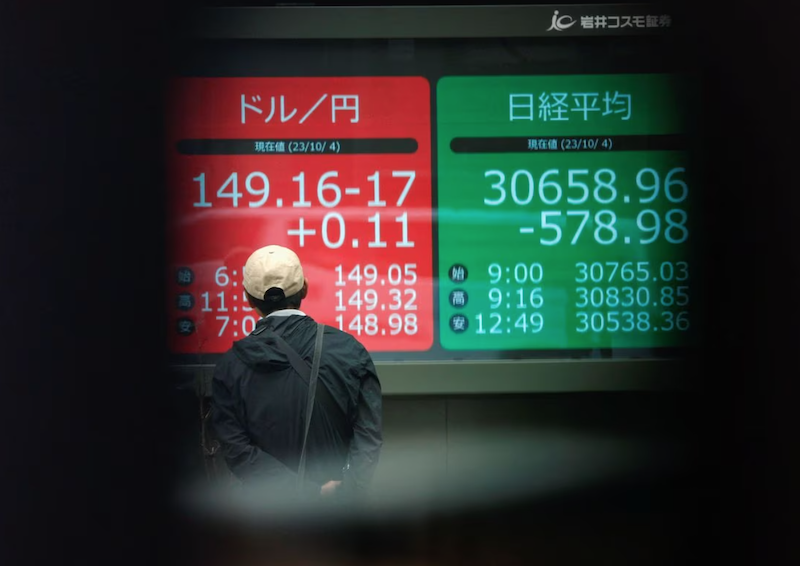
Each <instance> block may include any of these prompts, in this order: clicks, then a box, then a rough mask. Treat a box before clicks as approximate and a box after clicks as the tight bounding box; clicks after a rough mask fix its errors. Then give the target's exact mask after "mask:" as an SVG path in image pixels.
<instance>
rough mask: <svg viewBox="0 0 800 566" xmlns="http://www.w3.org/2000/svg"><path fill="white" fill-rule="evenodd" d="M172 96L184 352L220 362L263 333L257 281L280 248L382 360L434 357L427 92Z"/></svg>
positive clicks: (307, 81)
mask: <svg viewBox="0 0 800 566" xmlns="http://www.w3.org/2000/svg"><path fill="white" fill-rule="evenodd" d="M172 93H173V96H174V97H175V98H174V100H175V101H176V103H178V102H180V106H179V107H177V106H176V110H175V113H174V114H171V115H172V116H173V119H172V121H171V124H172V125H173V126H174V128H175V129H174V130H173V131H172V132H171V136H170V137H171V139H170V146H171V147H172V148H174V151H175V154H174V155H173V161H172V163H173V165H174V167H173V168H172V169H171V174H170V177H169V183H170V187H173V188H174V191H173V192H172V195H173V196H174V199H173V201H172V206H171V209H170V217H171V218H172V219H173V220H174V221H176V222H174V223H173V226H174V230H175V231H174V232H173V235H172V241H173V242H174V247H173V248H172V254H173V257H174V258H176V259H178V262H177V263H174V264H173V266H172V270H173V272H174V275H175V277H174V279H173V280H172V281H171V288H172V293H171V294H172V295H173V296H174V297H175V300H176V304H175V307H174V312H175V314H176V315H177V316H176V317H175V319H174V320H173V325H174V331H173V332H172V333H171V336H172V351H174V352H176V353H194V352H202V353H221V352H224V351H226V350H227V349H228V348H230V345H231V344H232V342H233V341H234V340H236V339H237V338H241V337H244V336H246V335H247V334H248V333H249V332H251V331H252V330H253V329H254V328H255V323H256V319H257V316H256V315H255V313H254V312H252V311H251V310H250V309H249V308H248V304H247V301H246V299H245V296H244V290H243V289H242V286H241V280H242V269H243V267H244V264H245V262H246V260H247V257H248V256H249V255H250V253H252V251H254V250H255V249H257V248H259V247H262V246H264V245H266V244H267V243H275V244H281V245H284V246H287V247H289V248H291V249H293V250H295V251H296V253H297V254H298V255H299V257H300V258H301V261H302V262H303V265H304V271H305V275H306V278H307V279H308V281H309V289H310V293H309V297H308V298H307V299H306V301H305V302H304V305H303V308H304V309H306V310H308V312H310V313H314V316H315V317H316V318H317V319H318V320H320V321H323V322H325V323H327V324H330V325H332V326H336V327H337V328H339V329H341V330H344V331H347V332H350V333H352V334H355V335H357V336H358V337H359V338H360V339H361V342H362V343H363V344H364V346H365V347H366V348H368V349H369V350H370V351H382V350H389V351H400V352H404V351H420V350H427V349H429V348H430V347H431V345H432V343H433V327H434V320H433V287H432V280H433V272H432V271H433V244H432V212H433V211H432V207H431V174H430V171H431V158H430V154H431V151H430V143H431V142H430V137H431V133H430V107H429V102H430V92H429V85H428V82H427V80H425V79H424V78H422V77H325V78H320V77H303V78H246V79H233V78H219V79H213V78H212V79H207V78H204V79H183V80H177V81H176V82H175V84H174V86H173V87H172ZM179 264H180V265H179ZM178 311H183V313H185V314H183V313H182V314H180V315H178ZM192 315H194V316H192Z"/></svg>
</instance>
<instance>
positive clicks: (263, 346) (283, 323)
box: [233, 315, 316, 371]
mask: <svg viewBox="0 0 800 566" xmlns="http://www.w3.org/2000/svg"><path fill="white" fill-rule="evenodd" d="M309 323H311V324H309ZM315 324H316V323H314V322H313V321H312V320H311V318H310V317H307V316H301V315H291V316H275V317H269V318H263V319H261V320H259V321H258V323H257V324H256V329H255V330H254V331H253V333H251V334H250V336H247V337H246V338H243V339H242V340H239V341H237V342H234V344H233V352H234V353H235V354H236V357H238V358H239V359H240V360H241V361H242V363H243V364H245V365H246V366H248V367H250V368H252V369H255V370H259V371H277V370H282V369H286V368H287V367H289V366H290V365H291V363H290V362H289V358H288V356H287V355H286V354H284V353H283V351H282V350H281V349H280V348H279V347H278V345H277V344H276V342H275V340H274V337H273V336H272V333H271V332H269V330H272V331H273V332H274V333H275V334H278V335H280V336H281V337H282V338H283V339H284V340H286V341H288V342H290V343H295V344H296V343H298V342H299V343H301V344H302V343H305V342H307V340H308V336H305V334H307V333H308V329H309V328H311V329H314V328H315ZM264 327H266V329H264ZM289 336H291V339H289ZM298 353H299V354H300V355H301V356H303V357H305V354H306V352H304V351H298Z"/></svg>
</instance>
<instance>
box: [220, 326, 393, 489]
mask: <svg viewBox="0 0 800 566" xmlns="http://www.w3.org/2000/svg"><path fill="white" fill-rule="evenodd" d="M263 325H267V326H268V328H269V329H271V330H272V331H274V332H275V333H276V334H278V335H279V336H281V337H282V338H283V339H284V340H285V341H286V342H287V343H288V344H289V345H290V346H291V347H292V348H294V349H295V350H296V351H297V352H298V354H300V356H301V357H302V358H303V359H305V360H306V361H307V362H308V363H309V365H310V364H311V362H312V358H313V355H314V339H315V334H316V327H317V323H316V322H315V321H314V320H313V319H312V318H311V317H308V316H302V315H297V314H293V315H290V316H282V315H273V316H269V317H266V318H263V319H261V320H260V321H259V322H258V324H257V325H256V329H259V328H261V326H263ZM322 387H326V388H327V389H328V391H329V392H330V397H331V398H332V400H333V401H334V402H335V404H336V406H337V407H338V409H339V410H341V411H342V412H343V414H340V415H335V414H331V413H332V411H331V408H332V407H331V406H330V405H333V403H331V404H330V405H329V406H326V404H325V403H321V402H320V389H321V388H322ZM307 396H308V386H307V384H306V383H305V382H304V381H303V380H302V378H301V377H300V376H299V375H298V374H297V372H296V371H295V370H294V369H293V367H292V366H291V364H290V362H289V359H288V357H287V356H286V355H285V354H284V353H283V352H282V351H281V350H280V349H279V348H278V347H277V346H276V345H275V343H274V338H272V337H270V333H269V332H261V333H258V332H254V333H253V334H251V335H250V336H248V337H246V338H244V339H242V340H239V341H237V342H235V343H234V345H233V347H232V348H231V349H230V350H229V351H228V352H227V353H226V354H225V355H224V356H223V357H222V359H221V361H220V362H219V363H218V364H217V366H216V369H215V372H214V379H213V384H212V415H211V419H212V424H213V426H214V431H215V433H216V435H217V437H218V439H219V441H220V443H221V446H222V451H223V454H224V456H225V460H226V463H227V464H228V467H229V468H230V470H231V471H232V472H233V474H234V475H236V476H237V477H239V478H240V479H242V480H244V481H245V482H247V481H253V480H260V479H264V480H268V481H273V482H275V483H276V484H280V483H281V482H283V484H284V485H285V486H288V485H290V484H291V482H292V481H293V480H294V478H296V474H297V470H298V464H299V461H300V452H301V449H302V443H303V431H304V428H305V414H306V404H307V400H308V397H307ZM381 409H382V403H381V389H380V383H379V381H378V376H377V373H376V371H375V366H374V364H373V363H372V359H371V358H370V355H369V353H368V352H367V351H366V349H364V347H363V346H362V345H361V344H360V343H359V342H358V341H357V340H356V339H355V338H354V337H353V336H351V335H350V334H347V333H345V332H342V331H340V330H338V329H335V328H332V327H330V326H326V327H325V333H324V337H323V345H322V356H321V362H320V370H319V377H318V383H317V395H316V402H315V405H314V410H313V412H312V418H311V424H310V427H309V432H308V441H307V446H306V480H307V483H306V485H305V486H304V489H305V490H306V491H307V492H309V493H318V492H319V487H320V486H321V485H323V484H324V483H326V482H328V481H330V480H342V482H343V483H342V490H343V491H344V492H351V493H358V492H363V491H364V490H366V488H368V486H369V484H370V482H371V480H372V476H373V473H374V471H375V467H376V465H377V463H378V457H379V454H380V449H381V445H382V431H381V417H382V415H381ZM348 456H349V468H348V469H345V470H343V467H344V466H345V464H346V463H347V462H348Z"/></svg>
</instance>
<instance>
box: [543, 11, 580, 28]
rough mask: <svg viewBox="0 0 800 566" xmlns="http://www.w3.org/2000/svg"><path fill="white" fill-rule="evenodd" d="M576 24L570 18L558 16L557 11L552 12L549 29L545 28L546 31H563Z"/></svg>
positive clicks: (574, 20)
mask: <svg viewBox="0 0 800 566" xmlns="http://www.w3.org/2000/svg"><path fill="white" fill-rule="evenodd" d="M575 22H577V20H576V19H574V18H573V17H572V16H561V17H559V16H558V10H556V11H555V12H553V19H552V20H551V22H550V27H549V28H547V31H553V30H556V31H564V30H565V29H568V28H571V27H572V26H574V25H575Z"/></svg>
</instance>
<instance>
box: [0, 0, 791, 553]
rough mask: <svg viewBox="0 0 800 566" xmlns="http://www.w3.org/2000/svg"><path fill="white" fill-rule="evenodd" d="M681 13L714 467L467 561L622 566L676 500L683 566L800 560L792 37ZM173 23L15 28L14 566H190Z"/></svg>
mask: <svg viewBox="0 0 800 566" xmlns="http://www.w3.org/2000/svg"><path fill="white" fill-rule="evenodd" d="M509 3H511V2H509ZM19 4H22V3H19ZM214 4H217V5H219V4H221V3H220V2H215V3H214ZM236 4H238V5H244V4H246V3H243V2H237V3H236ZM318 4H321V3H318ZM325 4H326V5H327V4H330V3H325ZM395 4H407V3H406V2H395ZM442 4H451V2H442ZM668 5H669V6H671V11H672V12H673V13H677V11H678V10H681V11H684V12H685V13H686V14H688V15H689V16H690V18H689V21H690V22H691V24H692V30H691V32H690V33H688V34H687V37H686V41H687V44H686V56H687V57H694V58H697V59H698V60H699V61H700V62H701V65H702V67H703V68H704V70H705V77H706V81H705V85H706V87H707V90H706V94H705V98H704V109H705V111H704V113H703V116H702V126H703V127H702V132H703V138H702V141H703V144H702V147H703V149H702V150H701V151H700V153H701V155H700V156H699V159H701V160H702V162H703V163H704V165H705V171H706V172H707V175H708V178H707V180H706V182H705V183H704V185H705V186H708V187H714V189H713V190H714V191H715V192H714V194H713V195H712V196H713V206H708V207H707V208H706V210H707V214H706V216H707V218H705V222H706V224H707V226H708V227H709V232H708V233H711V234H713V235H714V236H713V237H712V238H711V239H710V241H709V242H708V246H709V251H710V252H711V253H709V254H708V255H707V257H708V258H709V260H708V261H709V266H708V270H709V273H710V274H711V283H712V285H711V289H713V293H712V294H711V300H710V303H709V305H708V308H709V309H710V314H711V316H710V325H709V326H710V329H711V336H710V338H709V340H708V343H707V346H706V348H705V350H704V352H703V355H702V359H698V360H697V364H696V367H697V371H698V373H700V374H701V375H702V377H703V378H705V380H706V383H707V387H706V388H705V389H704V391H703V392H702V394H699V395H698V396H697V397H695V401H694V402H693V403H692V405H691V406H692V407H693V408H692V410H690V411H688V412H687V415H686V419H687V421H688V422H689V423H690V425H691V427H690V428H691V430H693V431H694V432H693V434H694V435H695V439H696V442H697V446H698V448H699V449H700V450H699V451H698V454H697V461H696V466H695V469H694V473H693V475H692V476H691V477H687V478H684V479H683V483H680V484H676V485H671V486H666V487H663V488H662V487H659V488H658V490H657V491H653V490H652V489H650V488H648V489H647V490H642V489H640V488H639V486H638V485H637V483H636V482H635V481H631V482H630V483H629V484H626V485H622V486H617V488H616V489H615V490H614V491H612V490H607V491H604V492H603V493H595V494H585V495H584V496H581V497H579V498H577V499H570V500H567V499H565V500H563V501H561V500H557V501H551V502H549V503H548V505H549V506H547V507H545V506H541V505H540V506H538V507H537V506H534V505H533V504H531V505H527V506H526V502H520V504H519V507H517V508H515V509H498V510H497V511H496V513H495V514H494V515H490V517H493V518H496V519H497V522H495V523H494V524H495V525H500V526H496V527H495V528H494V530H491V529H490V530H487V528H488V527H487V528H484V527H485V526H486V525H481V524H478V526H474V525H476V524H477V523H474V522H472V523H470V522H469V520H468V519H463V523H459V522H458V521H456V520H454V521H451V522H450V523H447V524H448V525H450V528H451V529H455V530H453V531H452V532H460V533H462V534H460V535H458V536H457V537H456V539H455V540H456V543H455V544H456V546H458V545H465V546H464V548H466V545H467V541H470V544H472V545H473V546H475V545H478V546H479V547H480V544H481V542H480V541H482V540H485V541H486V546H484V547H482V548H487V547H493V546H494V547H498V548H499V547H504V548H506V549H509V548H515V547H513V544H512V543H511V542H509V541H517V542H519V541H521V540H524V537H525V536H527V535H526V534H525V533H529V532H538V533H540V534H539V535H538V536H539V537H542V538H550V539H552V538H554V537H556V536H560V537H563V539H564V541H565V542H564V545H565V547H567V546H570V545H572V546H574V547H581V545H584V546H586V545H587V544H588V542H587V541H590V540H591V541H592V544H591V545H588V548H594V549H600V548H604V546H603V545H604V544H605V541H606V540H608V541H609V542H608V545H607V546H606V547H605V550H606V552H607V554H606V556H617V557H620V558H621V557H623V556H626V555H629V554H630V553H629V552H628V551H629V550H630V549H631V548H632V547H633V546H635V545H643V544H644V545H646V541H644V542H643V540H644V539H641V538H638V539H637V538H636V537H635V533H634V531H632V530H630V529H631V525H632V524H634V523H635V521H631V520H622V518H624V517H625V516H626V514H628V515H629V516H630V517H635V516H636V512H637V511H636V510H637V509H638V510H639V511H640V512H641V510H642V509H644V510H645V511H646V510H647V509H648V506H649V505H652V509H654V510H661V509H667V507H668V506H662V502H669V500H670V499H671V496H672V495H673V494H674V493H682V494H683V495H684V497H686V494H690V495H691V496H690V497H688V500H689V501H691V502H692V505H691V506H689V507H681V506H672V507H669V509H670V511H669V513H668V514H667V513H665V514H663V515H662V516H661V517H662V520H663V522H664V524H663V529H664V531H663V532H665V533H667V534H669V533H672V532H674V533H676V536H677V533H681V540H683V541H685V545H684V546H682V547H681V549H680V550H679V551H677V550H673V552H675V554H674V555H673V556H672V558H675V559H676V560H679V561H680V562H686V561H688V560H687V559H691V558H692V557H697V558H699V559H703V561H705V562H707V563H709V562H712V563H713V562H723V561H724V562H744V563H758V564H784V563H787V564H788V563H797V562H798V558H800V554H798V544H797V540H796V539H794V538H793V535H794V531H795V527H796V522H795V518H796V515H797V506H798V503H800V500H799V499H798V489H797V482H798V480H797V478H798V477H800V466H798V460H797V442H796V441H795V437H794V434H793V431H794V430H797V429H798V426H797V425H798V423H797V420H798V419H797V416H796V415H797V411H796V410H795V407H794V404H795V399H796V398H797V397H796V393H797V389H798V387H797V383H796V379H797V373H798V372H797V370H796V367H795V364H794V362H795V359H794V353H795V351H796V348H797V344H796V342H797V340H796V337H797V336H798V332H797V328H796V325H797V321H798V320H800V317H799V316H798V315H799V314H800V313H799V312H798V301H797V299H796V297H797V290H798V269H797V259H796V258H797V252H796V246H797V244H798V240H800V238H798V226H800V222H798V205H800V198H799V197H798V192H799V191H798V173H797V170H796V153H797V152H796V150H797V146H798V144H797V141H796V140H797V137H796V129H797V125H798V111H797V109H796V107H795V105H794V100H795V98H796V94H795V93H796V85H797V63H796V62H795V58H794V56H793V54H794V52H795V51H796V46H795V42H796V41H795V38H796V31H795V29H794V25H795V20H794V19H793V14H792V13H791V11H790V8H789V5H788V4H779V3H777V2H776V3H774V4H766V3H744V2H735V3H726V4H725V5H724V7H720V8H716V7H712V6H708V5H703V6H689V5H682V6H681V5H677V4H675V3H670V4H668ZM178 7H180V6H176V5H174V4H170V5H166V7H165V5H164V4H161V3H157V2H154V1H152V0H144V1H138V2H135V3H128V4H124V5H119V4H114V5H111V4H88V3H77V2H75V3H61V2H59V3H56V2H49V3H44V4H33V3H25V5H19V6H16V5H15V6H4V8H3V13H2V17H0V21H1V22H2V24H3V29H2V34H0V35H1V37H2V45H0V48H1V49H0V64H2V75H0V92H1V93H2V99H1V100H2V104H1V105H0V112H2V114H0V116H2V122H1V123H0V128H2V129H0V132H2V135H1V136H0V140H2V146H0V148H2V152H0V220H1V222H0V249H2V255H0V258H2V264H0V283H1V287H0V292H2V295H0V296H1V297H2V307H1V308H0V312H2V316H3V320H2V329H3V336H2V340H1V341H0V343H1V344H2V354H3V355H2V366H0V367H2V370H0V387H2V391H1V392H0V418H1V419H2V421H0V426H1V427H2V428H0V430H2V431H3V440H4V441H5V442H3V444H2V457H0V474H2V475H0V485H2V488H0V509H2V515H0V533H2V534H0V562H2V563H3V564H47V563H48V562H49V561H59V562H61V563H66V564H70V563H72V562H73V561H75V562H76V563H81V564H93V563H101V562H102V563H104V564H106V563H111V564H145V563H146V564H156V563H157V564H161V563H164V564H176V563H177V562H181V560H180V556H182V555H185V554H186V547H185V546H183V545H182V544H173V543H170V541H174V540H175V539H173V538H172V537H171V535H172V534H173V528H174V526H175V523H174V522H173V521H172V520H171V515H170V514H169V506H168V501H169V495H170V493H171V489H170V488H171V484H170V482H171V480H172V479H173V474H172V473H171V470H172V467H171V462H172V458H173V455H172V452H171V450H170V446H171V442H173V440H174V436H175V434H176V433H175V431H176V426H177V425H176V423H175V422H174V420H173V416H172V413H171V412H170V411H169V406H168V399H169V381H168V380H167V379H165V377H166V373H165V371H164V370H163V361H164V360H163V359H162V344H163V343H164V336H163V335H162V334H161V332H162V331H161V329H162V327H163V324H162V323H161V314H162V313H161V305H162V304H163V302H162V300H161V289H160V288H159V287H158V286H157V285H154V284H153V281H158V280H160V274H161V268H162V260H163V234H162V228H161V227H162V226H163V225H164V222H163V220H164V218H163V214H164V212H163V209H162V204H163V201H162V199H161V198H160V196H161V195H162V194H163V192H162V191H163V187H161V185H160V182H161V176H162V173H163V164H162V162H161V158H162V156H161V153H162V152H161V148H162V146H161V134H162V129H161V126H162V122H161V120H162V116H161V114H160V110H159V109H160V106H161V93H162V90H161V87H162V80H163V78H164V77H165V73H166V57H165V56H164V54H165V52H167V51H168V50H170V49H172V47H173V45H172V44H171V42H172V41H173V39H172V38H173V30H174V27H173V26H174V24H175V17H176V14H177V13H179V11H178V10H177V8H178ZM709 181H712V182H709ZM709 192H711V191H709ZM663 505H666V503H663ZM637 506H639V507H637ZM641 506H644V507H641ZM598 509H600V510H603V509H616V514H615V515H614V516H615V517H617V518H620V520H619V521H617V522H614V521H610V520H608V517H609V516H610V515H609V514H608V513H606V514H600V515H592V514H593V513H595V514H597V513H600V511H598ZM555 510H558V513H556V512H555ZM556 515H557V516H559V517H561V520H560V521H553V520H547V518H548V517H554V516H556ZM592 517H595V519H597V520H592ZM483 520H484V522H486V521H487V518H486V517H484V519H483ZM452 525H461V527H463V529H462V530H460V531H459V530H458V528H461V527H458V528H456V527H453V526H452ZM464 525H473V526H472V527H468V526H464ZM598 525H601V526H602V528H600V529H599V531H598V530H597V529H598ZM560 527H563V528H560ZM470 528H472V529H473V530H470ZM548 528H549V529H551V533H550V534H551V535H552V536H550V537H545V535H544V534H542V533H547V529H548ZM379 531H380V528H379V527H375V529H373V531H371V534H370V535H369V536H370V539H371V540H374V541H382V540H385V541H386V546H383V547H381V548H382V549H383V551H384V552H389V548H391V544H396V543H397V541H396V540H394V541H392V540H391V539H381V538H380V536H381V534H385V533H381V532H379ZM517 532H518V535H517V534H515V533H517ZM593 532H595V533H596V532H600V533H601V535H602V534H605V535H608V536H607V538H603V536H599V535H598V536H599V538H598V536H595V537H594V538H592V536H590V533H593ZM482 536H483V537H485V539H482V538H481V537H482ZM443 540H444V539H443ZM612 540H613V541H614V542H613V543H612V542H610V541H612ZM626 540H629V542H630V544H629V545H628V546H626V544H625V541H626ZM509 545H510V546H509ZM509 552H511V551H510V550H509ZM520 552H522V550H520ZM479 554H480V553H478V552H473V553H471V557H472V558H473V559H475V560H477V557H478V556H479ZM533 556H535V554H534V555H533ZM571 556H572V557H575V558H576V559H577V555H575V554H573V555H571ZM595 556H596V554H595ZM737 558H740V559H741V561H739V560H736V559H737ZM485 562H486V560H484V563H485ZM640 563H641V562H640ZM647 563H655V562H654V561H651V562H647ZM673 563H675V562H674V561H673Z"/></svg>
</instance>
